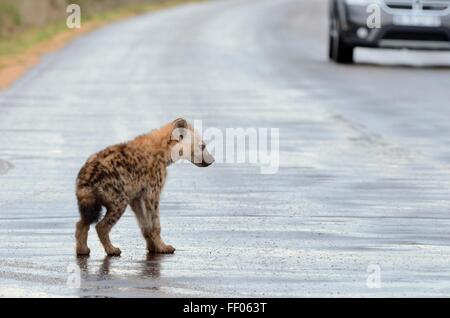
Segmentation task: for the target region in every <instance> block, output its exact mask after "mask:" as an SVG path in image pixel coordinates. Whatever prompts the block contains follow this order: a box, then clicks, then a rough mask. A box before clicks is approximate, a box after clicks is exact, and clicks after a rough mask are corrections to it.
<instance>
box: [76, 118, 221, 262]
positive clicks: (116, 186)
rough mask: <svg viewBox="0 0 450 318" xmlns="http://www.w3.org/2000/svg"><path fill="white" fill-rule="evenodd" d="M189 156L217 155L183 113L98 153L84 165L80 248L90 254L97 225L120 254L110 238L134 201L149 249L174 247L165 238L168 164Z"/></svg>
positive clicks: (203, 160) (111, 250)
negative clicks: (162, 218) (162, 205)
mask: <svg viewBox="0 0 450 318" xmlns="http://www.w3.org/2000/svg"><path fill="white" fill-rule="evenodd" d="M179 159H186V160H189V161H191V162H192V163H194V164H195V165H196V166H199V167H207V166H209V165H210V164H211V163H212V162H213V161H214V159H213V157H212V156H211V154H209V153H208V151H207V150H206V148H205V143H204V142H203V141H202V139H201V137H200V135H199V134H198V133H196V132H195V131H194V129H193V128H192V126H191V125H189V124H188V123H187V122H186V120H184V119H177V120H175V121H173V122H172V123H169V124H167V125H165V126H164V127H162V128H160V129H158V130H154V131H152V132H150V133H149V134H147V135H142V136H139V137H137V138H136V139H134V140H132V141H130V142H127V143H123V144H118V145H115V146H111V147H108V148H106V149H105V150H102V151H100V152H98V153H96V154H94V155H92V156H91V157H90V158H89V159H88V160H87V162H86V163H85V164H84V166H83V167H82V168H81V170H80V172H79V174H78V178H77V184H76V195H77V199H78V207H79V211H80V216H81V218H80V221H79V222H78V223H77V226H76V234H75V237H76V252H77V254H78V255H88V254H89V252H90V250H89V248H88V246H87V238H88V231H89V227H90V225H91V224H92V223H97V222H98V221H99V219H100V216H101V210H102V207H105V208H106V213H105V216H104V217H103V219H102V220H101V221H100V222H98V223H97V225H96V227H95V228H96V230H97V234H98V237H99V238H100V241H101V243H102V244H103V247H104V248H105V251H106V253H107V254H108V255H120V253H121V251H120V249H119V248H117V247H114V246H113V245H112V244H111V241H110V239H109V232H110V231H111V228H112V227H113V226H114V224H116V223H117V221H118V220H119V219H120V217H121V216H122V214H123V213H124V212H125V209H126V208H127V206H128V205H130V206H131V209H132V210H133V212H134V213H135V214H136V218H137V220H138V222H139V226H140V228H141V231H142V234H143V235H144V238H145V240H146V241H147V249H148V251H149V252H155V253H173V252H174V251H175V249H174V248H173V247H172V246H171V245H167V244H165V243H164V242H163V240H162V239H161V225H160V222H159V199H160V195H161V190H162V188H163V186H164V182H165V180H166V176H167V167H168V166H169V165H170V164H171V163H173V162H175V161H177V160H179Z"/></svg>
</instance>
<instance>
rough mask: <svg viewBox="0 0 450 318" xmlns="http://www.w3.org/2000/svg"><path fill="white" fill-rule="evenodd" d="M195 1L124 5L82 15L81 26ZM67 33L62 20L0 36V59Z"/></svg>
mask: <svg viewBox="0 0 450 318" xmlns="http://www.w3.org/2000/svg"><path fill="white" fill-rule="evenodd" d="M195 1H201V0H165V1H160V2H157V3H152V4H139V5H126V6H124V7H121V8H117V9H113V10H108V11H105V12H102V13H96V14H91V15H87V16H83V15H82V20H81V26H82V28H83V24H90V23H98V24H99V25H102V24H106V23H108V22H112V21H115V20H119V19H121V18H126V17H128V16H133V15H138V14H142V13H145V12H149V11H154V10H158V9H163V8H166V7H170V6H174V5H177V4H181V3H188V2H195ZM71 2H72V1H71ZM76 2H77V1H74V3H76ZM78 2H82V1H78ZM8 8H9V9H8V10H9V11H11V10H12V8H11V7H8ZM0 9H1V8H0ZM9 11H8V12H9ZM10 16H11V15H10ZM13 20H14V21H15V22H14V23H17V24H20V17H19V16H17V14H16V15H15V18H14V19H13ZM68 31H69V29H68V28H67V26H66V21H65V20H64V21H60V22H57V23H50V24H48V25H45V26H42V27H34V28H29V29H26V30H23V31H22V32H19V33H17V34H14V35H9V36H0V58H1V57H10V56H14V55H16V54H20V53H23V52H25V51H27V50H28V49H31V48H33V47H34V46H35V45H37V44H40V43H43V42H45V41H47V40H50V39H52V38H53V37H54V36H56V35H58V34H60V33H62V32H68Z"/></svg>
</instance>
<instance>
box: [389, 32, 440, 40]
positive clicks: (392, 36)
mask: <svg viewBox="0 0 450 318" xmlns="http://www.w3.org/2000/svg"><path fill="white" fill-rule="evenodd" d="M383 39H385V40H414V41H439V42H441V41H448V40H449V39H448V36H447V34H446V33H444V32H433V31H430V32H425V31H423V32H413V31H388V32H387V33H386V34H385V35H384V36H383Z"/></svg>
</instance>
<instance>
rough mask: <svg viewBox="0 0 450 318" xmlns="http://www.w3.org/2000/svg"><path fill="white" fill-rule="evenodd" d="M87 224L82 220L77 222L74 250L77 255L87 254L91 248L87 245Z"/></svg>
mask: <svg viewBox="0 0 450 318" xmlns="http://www.w3.org/2000/svg"><path fill="white" fill-rule="evenodd" d="M89 227H90V225H89V224H86V223H85V222H84V221H83V220H80V221H78V222H77V226H76V232H75V239H76V241H77V244H76V245H77V246H76V252H77V255H80V256H81V255H89V253H90V252H91V250H90V249H89V247H88V245H87V239H88V232H89Z"/></svg>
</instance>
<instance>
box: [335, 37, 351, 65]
mask: <svg viewBox="0 0 450 318" xmlns="http://www.w3.org/2000/svg"><path fill="white" fill-rule="evenodd" d="M331 44H332V47H331V48H330V51H331V52H330V54H331V56H332V60H333V61H335V62H336V63H340V64H353V63H354V50H355V48H354V47H353V46H351V45H348V44H347V43H344V42H343V41H342V40H341V39H340V37H338V38H337V39H333V40H332V43H331Z"/></svg>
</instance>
